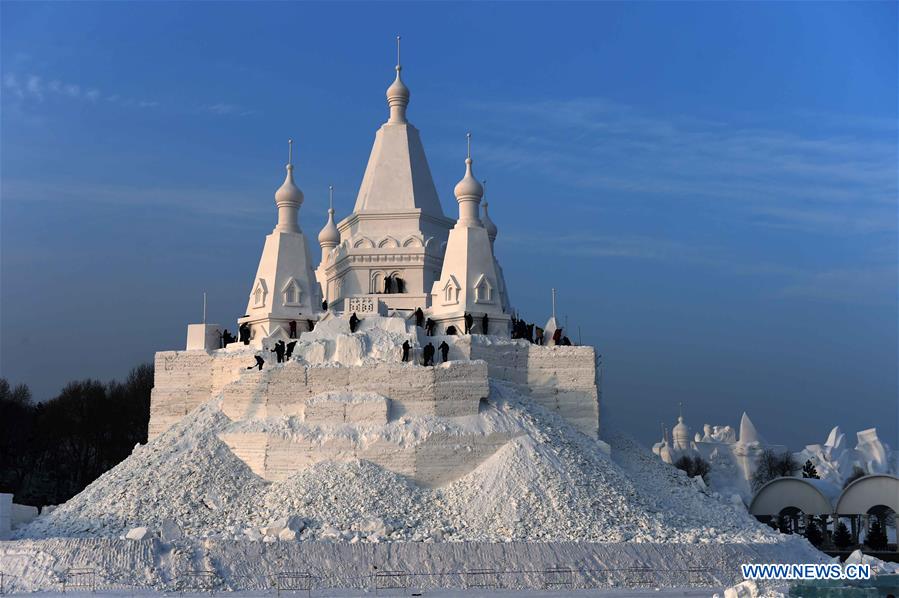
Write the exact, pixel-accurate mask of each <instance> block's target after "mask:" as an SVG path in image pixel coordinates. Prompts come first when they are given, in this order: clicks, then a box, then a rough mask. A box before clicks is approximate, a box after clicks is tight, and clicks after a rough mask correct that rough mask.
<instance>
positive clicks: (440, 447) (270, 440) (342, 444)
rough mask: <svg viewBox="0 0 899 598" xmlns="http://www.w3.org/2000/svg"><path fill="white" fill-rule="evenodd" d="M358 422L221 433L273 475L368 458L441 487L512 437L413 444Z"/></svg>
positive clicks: (439, 437)
mask: <svg viewBox="0 0 899 598" xmlns="http://www.w3.org/2000/svg"><path fill="white" fill-rule="evenodd" d="M357 432H362V430H360V429H358V428H356V427H355V426H352V425H350V426H348V427H347V428H345V429H343V430H340V431H335V430H333V429H332V430H330V431H329V432H327V433H323V432H322V430H321V428H320V427H319V426H314V425H310V426H303V425H300V426H296V427H294V428H293V429H292V430H291V433H290V435H289V436H281V435H278V434H275V433H268V432H225V433H221V434H219V438H220V439H221V440H222V441H223V442H224V443H225V444H227V445H228V448H230V449H231V452H233V453H234V454H235V455H236V456H237V457H238V458H240V459H241V460H242V461H243V462H244V463H246V464H247V466H248V467H249V468H250V469H252V470H253V472H254V473H256V474H257V475H259V476H260V477H263V478H265V479H267V480H271V481H281V480H284V479H287V478H288V477H290V476H291V475H292V474H294V473H296V472H298V471H301V470H303V469H306V468H307V467H310V466H312V465H314V464H316V463H318V462H320V461H352V460H355V459H363V460H366V461H370V462H372V463H375V464H376V465H379V466H381V467H383V468H385V469H388V470H390V471H392V472H394V473H397V474H400V475H404V476H407V477H409V478H410V479H412V480H413V481H414V482H416V483H418V484H421V485H423V486H428V487H436V486H441V485H444V484H447V483H449V482H452V481H454V480H456V479H458V478H460V477H462V476H464V475H465V474H467V473H469V472H470V471H472V470H474V469H475V468H476V467H477V466H478V465H479V464H480V463H481V462H482V461H484V460H485V459H487V458H488V457H490V456H491V455H493V454H494V453H495V452H496V451H498V450H499V449H500V448H501V447H502V446H503V445H505V444H506V443H507V442H508V441H509V436H508V435H507V434H502V433H497V432H493V433H490V434H448V433H445V432H438V433H432V434H429V435H427V436H424V437H423V438H418V439H416V440H415V441H414V443H413V444H412V445H411V446H410V445H409V444H406V443H403V442H400V441H398V440H393V439H391V438H389V437H388V436H387V435H384V434H377V433H372V431H371V429H368V430H367V432H368V433H367V434H363V433H357Z"/></svg>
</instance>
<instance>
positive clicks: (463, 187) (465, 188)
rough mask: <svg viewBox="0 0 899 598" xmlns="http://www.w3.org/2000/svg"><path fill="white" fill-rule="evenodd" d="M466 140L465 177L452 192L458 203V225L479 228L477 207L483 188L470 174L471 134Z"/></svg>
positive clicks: (468, 134) (482, 194) (479, 221)
mask: <svg viewBox="0 0 899 598" xmlns="http://www.w3.org/2000/svg"><path fill="white" fill-rule="evenodd" d="M466 137H467V138H468V157H467V158H465V176H464V177H462V180H461V181H459V182H458V183H456V188H455V189H454V190H453V192H454V193H455V195H456V201H458V202H459V222H458V223H457V225H456V226H458V225H459V224H462V225H464V226H481V220H480V218H478V212H479V206H480V204H481V198H482V197H483V196H484V188H483V187H482V186H481V184H480V183H479V182H478V180H477V179H476V178H474V175H473V174H472V173H471V133H467V134H466Z"/></svg>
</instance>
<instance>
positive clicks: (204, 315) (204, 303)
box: [203, 291, 206, 324]
mask: <svg viewBox="0 0 899 598" xmlns="http://www.w3.org/2000/svg"><path fill="white" fill-rule="evenodd" d="M203 323H204V324H205V323H206V291H203Z"/></svg>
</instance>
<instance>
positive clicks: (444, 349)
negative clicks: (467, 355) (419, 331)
mask: <svg viewBox="0 0 899 598" xmlns="http://www.w3.org/2000/svg"><path fill="white" fill-rule="evenodd" d="M437 348H438V349H440V356H441V357H442V358H443V359H442V361H443V362H444V363H446V362H447V361H448V359H447V357H448V356H449V345H447V344H446V341H443V342H442V343H440V346H439V347H437Z"/></svg>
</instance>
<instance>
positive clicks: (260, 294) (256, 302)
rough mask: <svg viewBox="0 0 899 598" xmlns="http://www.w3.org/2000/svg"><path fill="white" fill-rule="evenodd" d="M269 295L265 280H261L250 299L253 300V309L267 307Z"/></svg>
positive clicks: (257, 282) (258, 281)
mask: <svg viewBox="0 0 899 598" xmlns="http://www.w3.org/2000/svg"><path fill="white" fill-rule="evenodd" d="M266 295H268V287H266V285H265V279H262V278H260V279H259V280H257V281H256V286H254V287H253V292H252V293H251V294H250V297H252V299H253V307H265V296H266Z"/></svg>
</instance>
